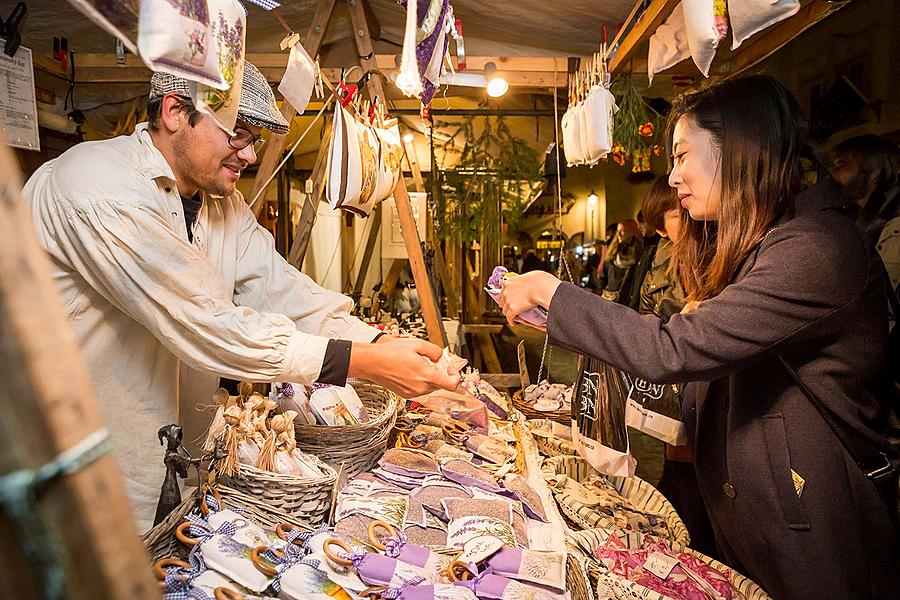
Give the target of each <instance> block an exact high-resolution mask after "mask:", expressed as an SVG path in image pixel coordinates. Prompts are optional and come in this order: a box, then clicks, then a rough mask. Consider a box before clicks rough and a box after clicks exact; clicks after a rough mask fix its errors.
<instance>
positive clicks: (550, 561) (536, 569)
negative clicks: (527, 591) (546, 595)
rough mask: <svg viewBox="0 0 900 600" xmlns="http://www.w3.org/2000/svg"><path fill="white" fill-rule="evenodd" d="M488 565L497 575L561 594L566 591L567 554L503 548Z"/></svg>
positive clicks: (490, 559)
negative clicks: (548, 588) (533, 584)
mask: <svg viewBox="0 0 900 600" xmlns="http://www.w3.org/2000/svg"><path fill="white" fill-rule="evenodd" d="M487 564H488V566H489V567H491V568H492V569H493V571H494V573H496V574H497V575H503V576H505V577H510V578H512V579H518V580H519V581H528V582H531V583H537V584H538V585H544V586H548V587H551V588H553V589H555V590H559V591H561V592H562V591H565V589H566V554H565V552H543V551H538V550H522V549H519V548H502V549H501V550H500V551H499V552H498V553H497V554H495V555H493V556H492V557H491V558H489V559H488V562H487Z"/></svg>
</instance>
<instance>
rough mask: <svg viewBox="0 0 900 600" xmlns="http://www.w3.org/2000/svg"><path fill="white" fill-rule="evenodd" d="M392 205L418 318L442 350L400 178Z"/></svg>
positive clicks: (443, 335)
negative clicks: (419, 311) (412, 282)
mask: <svg viewBox="0 0 900 600" xmlns="http://www.w3.org/2000/svg"><path fill="white" fill-rule="evenodd" d="M394 202H395V203H396V206H397V216H398V217H400V228H401V229H402V231H403V242H404V243H405V244H406V253H407V254H408V255H409V265H410V267H412V272H413V279H415V281H416V289H418V290H419V302H420V303H421V304H422V315H423V316H424V317H425V327H426V328H427V329H428V340H429V341H430V342H431V343H432V344H436V345H438V346H441V347H442V348H443V347H445V346H446V345H447V333H446V332H445V331H444V324H443V323H442V322H441V313H440V311H439V310H438V307H437V303H436V302H435V300H434V291H433V290H432V289H431V281H430V280H429V279H428V271H427V269H426V268H425V259H424V258H423V257H422V246H421V244H420V242H419V230H418V229H417V228H416V219H415V217H413V211H412V205H411V204H410V202H409V193H408V192H407V191H406V181H405V179H404V178H403V177H400V180H399V181H398V182H397V185H396V186H395V187H394ZM422 216H423V217H424V216H425V215H422Z"/></svg>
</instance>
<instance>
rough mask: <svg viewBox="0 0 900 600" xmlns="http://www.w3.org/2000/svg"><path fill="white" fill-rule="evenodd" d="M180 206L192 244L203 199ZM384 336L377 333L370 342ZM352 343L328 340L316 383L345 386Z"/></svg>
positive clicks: (185, 202)
mask: <svg viewBox="0 0 900 600" xmlns="http://www.w3.org/2000/svg"><path fill="white" fill-rule="evenodd" d="M181 205H182V207H183V208H184V225H185V227H186V228H187V235H188V241H189V242H191V243H193V242H194V222H195V221H196V220H197V215H198V214H199V213H200V207H201V206H203V199H202V198H201V197H200V194H199V193H197V194H195V195H194V197H193V198H185V197H184V196H182V197H181ZM383 335H384V332H382V333H379V334H378V335H377V336H376V337H375V339H374V340H372V342H373V343H374V342H376V341H377V340H378V338H380V337H381V336H383ZM352 347H353V343H352V342H350V341H348V340H328V346H327V347H326V348H325V358H324V359H323V360H322V369H321V371H319V378H318V379H316V383H327V384H330V385H337V386H341V387H343V386H344V385H346V384H347V372H348V371H349V370H350V350H351V349H352Z"/></svg>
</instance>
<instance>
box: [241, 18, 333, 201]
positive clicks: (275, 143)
mask: <svg viewBox="0 0 900 600" xmlns="http://www.w3.org/2000/svg"><path fill="white" fill-rule="evenodd" d="M336 2H337V0H322V1H321V3H320V4H319V8H317V9H316V14H315V16H314V17H313V20H312V24H311V25H310V26H309V30H308V31H307V33H306V37H305V43H304V44H303V47H304V48H305V49H306V52H307V53H308V54H309V55H310V56H312V57H315V56H316V55H317V54H318V53H319V48H320V47H321V45H322V39H323V38H324V37H325V29H326V28H327V27H328V21H329V20H330V19H331V13H332V12H333V11H334V5H335V3H336ZM281 114H282V115H284V118H285V119H286V120H287V122H288V123H290V122H291V120H292V119H293V118H294V116H296V114H297V109H295V108H294V107H293V106H291V104H290V102H288V101H287V100H284V101H282V103H281ZM288 133H290V132H288ZM285 138H287V134H272V137H271V138H270V139H269V143H268V144H266V149H265V151H264V152H263V157H262V160H261V161H260V163H259V169H258V170H257V171H256V179H254V181H253V192H252V193H251V194H250V199H251V201H252V200H253V198H256V197H257V196H261V194H262V193H264V187H265V183H266V181H268V179H269V177H271V176H272V173H274V172H275V167H276V166H278V163H279V162H280V161H281V158H282V156H281V153H282V152H283V151H284V140H285ZM260 199H262V198H260ZM263 204H265V203H264V202H257V203H256V206H255V208H254V210H255V213H256V217H257V218H259V214H260V211H261V210H262V206H263Z"/></svg>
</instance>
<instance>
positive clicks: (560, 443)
mask: <svg viewBox="0 0 900 600" xmlns="http://www.w3.org/2000/svg"><path fill="white" fill-rule="evenodd" d="M526 423H527V424H528V431H530V432H531V437H533V438H534V443H535V444H536V445H537V447H538V450H540V452H541V454H543V455H544V456H568V455H577V454H578V450H577V449H576V448H575V444H573V443H572V442H571V441H569V440H565V439H563V438H560V437H556V436H555V435H553V434H551V433H550V425H551V421H550V420H549V419H532V420H530V421H526ZM566 425H568V423H566Z"/></svg>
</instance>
